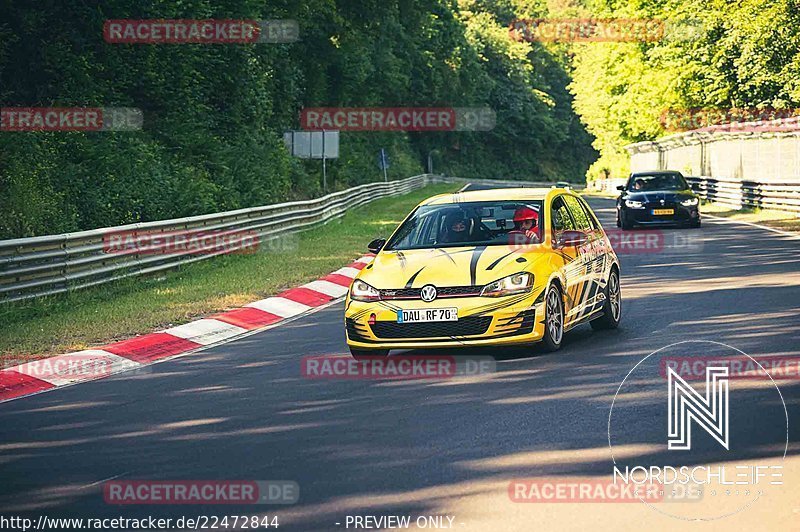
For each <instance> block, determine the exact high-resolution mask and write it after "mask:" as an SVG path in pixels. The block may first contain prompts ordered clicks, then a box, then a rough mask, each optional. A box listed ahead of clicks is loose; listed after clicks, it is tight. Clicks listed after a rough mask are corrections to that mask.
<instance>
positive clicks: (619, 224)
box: [617, 209, 622, 227]
mask: <svg viewBox="0 0 800 532" xmlns="http://www.w3.org/2000/svg"><path fill="white" fill-rule="evenodd" d="M617 227H622V223H621V222H620V221H619V209H617Z"/></svg>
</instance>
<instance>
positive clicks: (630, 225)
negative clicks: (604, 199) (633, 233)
mask: <svg viewBox="0 0 800 532" xmlns="http://www.w3.org/2000/svg"><path fill="white" fill-rule="evenodd" d="M619 216H620V224H621V227H622V229H633V223H632V222H631V221H630V220H628V217H627V216H625V213H624V212H621V213H619Z"/></svg>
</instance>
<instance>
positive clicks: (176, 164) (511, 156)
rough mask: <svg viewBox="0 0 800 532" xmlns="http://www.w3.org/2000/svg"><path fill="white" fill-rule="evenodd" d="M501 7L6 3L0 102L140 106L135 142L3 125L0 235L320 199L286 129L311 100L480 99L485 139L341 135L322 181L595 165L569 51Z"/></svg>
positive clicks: (242, 0) (351, 2)
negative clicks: (537, 40) (382, 156)
mask: <svg viewBox="0 0 800 532" xmlns="http://www.w3.org/2000/svg"><path fill="white" fill-rule="evenodd" d="M518 9H521V8H518V7H515V6H514V5H513V3H511V2H500V3H494V2H469V1H464V2H462V3H461V4H459V3H458V2H456V1H455V0H381V1H378V0H304V1H301V2H298V1H296V0H271V1H270V2H263V0H227V1H226V0H180V1H178V2H175V1H167V0H109V1H106V2H93V1H78V0H42V1H40V2H27V1H24V0H3V1H2V2H0V81H1V83H0V103H1V104H2V106H6V107H10V106H42V107H50V106H59V107H78V106H86V107H138V108H140V109H142V111H143V113H144V117H145V122H144V128H143V130H141V131H135V132H114V133H112V132H92V133H80V132H60V133H42V132H17V133H10V132H2V133H0V238H13V237H21V236H33V235H40V234H46V233H54V232H62V231H71V230H79V229H87V228H93V227H99V226H108V225H115V224H122V223H131V222H137V221H147V220H155V219H163V218H170V217H175V216H186V215H192V214H203V213H209V212H215V211H220V210H227V209H234V208H241V207H249V206H255V205H261V204H266V203H272V202H277V201H281V200H285V199H290V198H298V197H308V196H312V195H317V194H320V193H321V192H322V176H321V163H320V162H319V161H299V160H295V159H292V158H291V157H290V156H289V154H288V153H287V151H286V150H285V148H284V147H283V144H282V133H283V131H285V130H288V129H298V128H299V118H298V117H299V112H300V110H301V109H302V108H303V107H307V106H308V107H311V106H353V107H356V106H357V107H369V106H389V107H390V106H426V107H436V106H451V107H481V106H489V107H491V108H493V109H494V110H495V111H496V113H497V127H496V128H495V129H494V130H493V131H491V132H488V133H486V132H441V133H408V134H406V133H343V134H342V139H341V158H340V159H338V160H336V161H331V162H329V175H328V185H329V188H333V189H338V188H344V187H347V186H350V185H353V184H359V183H365V182H370V181H376V180H380V179H382V175H381V172H380V170H379V169H378V166H377V164H376V160H377V152H378V150H379V149H380V148H386V149H387V150H388V151H389V154H390V156H391V160H392V167H391V168H390V169H389V175H390V178H399V177H405V176H408V175H413V174H414V173H419V172H422V171H424V168H425V166H426V165H427V159H428V155H429V154H430V155H431V157H432V159H433V161H434V168H435V170H436V171H437V172H447V173H449V174H452V175H461V176H464V177H477V176H480V177H506V178H527V179H543V178H544V179H567V180H573V181H578V180H580V179H581V178H582V176H583V175H584V173H585V171H586V168H588V166H589V163H590V162H591V160H592V159H593V157H594V156H595V153H594V151H593V150H592V148H591V147H590V142H591V137H590V136H589V135H588V134H587V133H586V131H585V130H584V129H583V126H582V125H581V124H580V122H579V121H578V119H577V117H576V116H575V114H574V112H573V110H572V95H571V94H570V92H569V91H568V90H567V85H568V83H569V76H568V74H567V71H566V68H567V56H566V55H565V54H563V52H562V51H556V52H554V51H551V50H548V49H546V48H544V47H541V46H538V45H536V46H534V45H531V44H528V43H516V42H512V41H511V40H510V39H509V38H508V31H507V24H508V22H509V20H508V18H509V17H511V16H513V13H514V12H515V11H516V10H518ZM140 18H141V19H146V18H166V19H172V18H195V19H204V18H235V19H254V20H268V19H294V20H297V21H298V23H299V26H300V32H301V39H300V40H299V41H298V42H296V43H291V44H249V45H199V44H182V45H143V44H131V45H129V44H108V43H106V42H105V41H104V40H103V37H102V29H103V23H104V22H105V21H106V20H107V19H140Z"/></svg>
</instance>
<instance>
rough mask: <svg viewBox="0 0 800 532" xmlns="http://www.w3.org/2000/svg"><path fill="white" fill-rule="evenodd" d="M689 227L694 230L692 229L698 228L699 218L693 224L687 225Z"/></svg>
mask: <svg viewBox="0 0 800 532" xmlns="http://www.w3.org/2000/svg"><path fill="white" fill-rule="evenodd" d="M689 227H692V228H694V229H697V228H698V227H700V218H698V219H697V220H696V221H694V222H691V223H690V224H689Z"/></svg>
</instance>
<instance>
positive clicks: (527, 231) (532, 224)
mask: <svg viewBox="0 0 800 532" xmlns="http://www.w3.org/2000/svg"><path fill="white" fill-rule="evenodd" d="M538 231H539V213H538V212H537V211H536V210H534V209H532V208H531V207H528V206H527V205H523V206H522V207H519V208H517V210H516V211H514V230H513V231H509V233H508V234H509V236H510V237H511V238H512V239H513V240H514V243H526V244H538V243H540V242H541V240H540V238H539V232H538Z"/></svg>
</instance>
